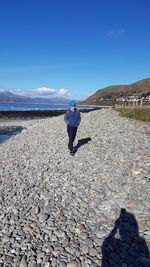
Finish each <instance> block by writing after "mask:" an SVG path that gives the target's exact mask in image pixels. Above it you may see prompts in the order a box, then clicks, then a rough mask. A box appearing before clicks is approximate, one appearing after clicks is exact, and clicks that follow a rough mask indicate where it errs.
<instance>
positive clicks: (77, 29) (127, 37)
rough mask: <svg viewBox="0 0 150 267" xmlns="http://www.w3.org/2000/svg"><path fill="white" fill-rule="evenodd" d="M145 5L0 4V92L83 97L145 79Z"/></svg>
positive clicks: (149, 35) (149, 64) (149, 61)
mask: <svg viewBox="0 0 150 267" xmlns="http://www.w3.org/2000/svg"><path fill="white" fill-rule="evenodd" d="M149 14H150V1H149V0H121V1H120V0H119V1H118V0H105V1H101V0H93V1H89V0H80V1H79V0H72V1H71V0H69V1H68V0H55V1H51V0H26V1H25V0H24V1H23V0H22V1H20V0H13V1H12V0H5V1H1V2H0V90H8V89H9V90H11V91H12V92H14V93H16V92H17V93H19V94H25V95H30V96H46V97H52V96H54V95H61V96H65V97H72V98H75V97H77V98H85V97H86V96H88V95H91V94H93V93H94V92H96V91H97V90H98V89H100V88H103V87H106V86H109V85H113V84H130V83H133V82H136V81H138V80H141V79H144V78H149V77H150V16H149Z"/></svg>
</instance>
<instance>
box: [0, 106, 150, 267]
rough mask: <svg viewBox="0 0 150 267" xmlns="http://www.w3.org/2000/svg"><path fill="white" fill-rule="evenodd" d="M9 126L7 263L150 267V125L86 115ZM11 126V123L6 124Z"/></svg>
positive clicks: (3, 176)
mask: <svg viewBox="0 0 150 267" xmlns="http://www.w3.org/2000/svg"><path fill="white" fill-rule="evenodd" d="M81 116H82V121H81V125H80V127H79V129H78V133H77V137H76V142H75V146H76V153H75V155H74V157H71V156H70V154H69V153H68V149H67V141H68V137H67V133H66V125H65V123H64V121H63V115H61V116H58V117H52V118H46V119H36V120H30V121H19V122H15V121H14V122H10V123H11V125H12V124H13V125H14V126H16V125H19V126H22V127H23V128H25V129H24V130H22V132H21V133H20V134H18V135H16V136H13V137H11V139H8V140H6V141H5V142H3V143H2V144H1V145H0V266H5V267H7V266H16V267H40V266H41V267H42V266H44V267H51V266H52V267H57V266H58V267H59V266H60V267H97V266H102V267H107V266H108V267H113V266H114V267H117V266H120V267H134V266H137V267H141V266H144V267H146V266H150V257H149V250H150V193H149V192H150V149H149V144H150V123H143V122H140V121H134V120H129V119H127V118H122V117H120V116H119V114H118V113H117V112H116V111H114V110H113V109H101V110H96V111H92V112H89V113H82V114H81ZM1 125H2V126H4V125H5V126H6V123H4V122H3V123H2V124H1Z"/></svg>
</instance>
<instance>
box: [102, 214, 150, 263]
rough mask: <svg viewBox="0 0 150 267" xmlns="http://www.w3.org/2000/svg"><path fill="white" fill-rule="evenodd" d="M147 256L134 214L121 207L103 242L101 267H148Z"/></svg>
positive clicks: (148, 258) (146, 249) (148, 260)
mask: <svg viewBox="0 0 150 267" xmlns="http://www.w3.org/2000/svg"><path fill="white" fill-rule="evenodd" d="M149 256H150V255H149V250H148V247H147V244H146V242H145V240H144V238H143V237H140V236H139V230H138V223H137V221H136V219H135V216H134V215H133V214H131V213H128V212H127V211H126V210H125V209H121V212H120V216H119V218H118V219H117V220H116V222H115V226H114V228H113V229H112V231H111V233H110V234H109V236H108V237H107V238H106V239H105V240H104V242H103V245H102V265H101V267H122V266H126V267H128V266H135V267H150V257H149Z"/></svg>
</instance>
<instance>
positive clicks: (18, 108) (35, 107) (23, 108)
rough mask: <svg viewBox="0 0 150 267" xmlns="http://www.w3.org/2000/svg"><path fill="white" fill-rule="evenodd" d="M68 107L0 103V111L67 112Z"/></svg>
mask: <svg viewBox="0 0 150 267" xmlns="http://www.w3.org/2000/svg"><path fill="white" fill-rule="evenodd" d="M68 108H69V105H49V104H28V103H0V111H8V110H11V111H13V110H16V111H26V110H67V109H68ZM91 108H92V107H78V109H91Z"/></svg>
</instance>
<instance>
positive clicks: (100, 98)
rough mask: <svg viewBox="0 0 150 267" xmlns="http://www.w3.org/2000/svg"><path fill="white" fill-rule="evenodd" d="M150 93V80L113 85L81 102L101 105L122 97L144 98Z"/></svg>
mask: <svg viewBox="0 0 150 267" xmlns="http://www.w3.org/2000/svg"><path fill="white" fill-rule="evenodd" d="M149 93H150V78H148V79H144V80H141V81H138V82H136V83H132V84H130V85H112V86H108V87H105V88H103V89H99V90H98V91H96V93H95V94H93V95H91V96H89V97H88V98H87V99H85V100H83V101H82V102H80V104H82V105H93V104H95V105H100V104H102V102H103V103H104V102H106V100H108V99H109V100H110V101H111V100H113V101H114V100H116V98H117V97H121V96H144V95H148V94H149Z"/></svg>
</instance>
